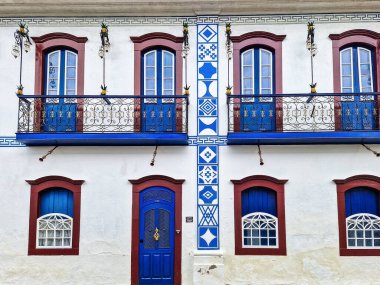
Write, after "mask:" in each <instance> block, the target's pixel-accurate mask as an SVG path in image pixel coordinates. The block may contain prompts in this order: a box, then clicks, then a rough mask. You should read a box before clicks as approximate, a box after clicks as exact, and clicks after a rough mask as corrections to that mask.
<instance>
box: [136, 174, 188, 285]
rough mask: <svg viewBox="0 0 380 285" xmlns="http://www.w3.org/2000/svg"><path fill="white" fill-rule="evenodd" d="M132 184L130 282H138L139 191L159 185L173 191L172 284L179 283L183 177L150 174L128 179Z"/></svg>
mask: <svg viewBox="0 0 380 285" xmlns="http://www.w3.org/2000/svg"><path fill="white" fill-rule="evenodd" d="M129 182H130V183H131V184H132V185H133V186H132V192H133V194H132V231H131V233H132V254H131V257H132V258H131V260H132V262H131V284H132V285H137V284H138V283H139V246H140V242H139V234H138V233H139V227H140V193H141V192H142V191H144V190H145V189H147V188H150V187H154V186H161V187H165V188H167V189H170V190H172V191H173V192H174V193H175V210H174V213H175V225H174V226H175V230H176V231H177V230H179V233H178V234H175V237H174V252H175V254H174V284H181V278H182V277H181V260H182V259H181V258H182V256H181V252H182V233H181V232H182V184H183V183H184V182H185V180H184V179H174V178H171V177H168V176H164V175H150V176H145V177H142V178H140V179H136V180H129Z"/></svg>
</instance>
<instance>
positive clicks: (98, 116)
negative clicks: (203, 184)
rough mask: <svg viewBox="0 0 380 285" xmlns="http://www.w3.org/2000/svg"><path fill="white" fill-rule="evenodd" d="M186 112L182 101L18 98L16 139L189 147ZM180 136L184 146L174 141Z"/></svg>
mask: <svg viewBox="0 0 380 285" xmlns="http://www.w3.org/2000/svg"><path fill="white" fill-rule="evenodd" d="M187 109H188V97H187V96H182V95H179V96H101V95H96V96H88V95H86V96H28V95H20V96H19V114H18V128H17V135H18V137H19V140H21V141H23V140H24V142H25V143H27V144H28V141H29V144H32V143H31V141H34V142H36V144H41V140H45V142H46V140H57V138H60V139H59V141H60V143H61V144H76V143H73V141H75V140H76V141H77V142H79V140H82V139H83V140H86V141H87V144H92V143H91V142H93V143H94V144H104V143H105V142H108V143H110V144H113V143H112V141H113V140H117V141H118V142H119V144H152V145H154V144H185V141H184V140H186V139H187V128H188V117H187V113H188V112H187V111H188V110H187ZM175 135H177V137H176V136H175ZM178 135H179V137H180V138H181V139H180V140H181V143H178V142H176V141H175V140H176V139H174V138H177V139H178V138H179V137H178ZM79 138H81V139H79ZM171 138H173V140H171ZM33 139H34V140H33ZM37 139H38V143H37ZM102 140H103V142H101V141H102ZM65 141H66V143H65ZM69 141H70V142H69ZM78 144H80V143H78Z"/></svg>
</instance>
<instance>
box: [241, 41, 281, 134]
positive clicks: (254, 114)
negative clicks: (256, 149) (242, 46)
mask: <svg viewBox="0 0 380 285" xmlns="http://www.w3.org/2000/svg"><path fill="white" fill-rule="evenodd" d="M273 74H274V55H273V53H272V52H271V51H269V50H266V49H263V48H253V49H249V50H246V51H244V52H243V53H242V54H241V75H242V76H241V90H242V95H252V97H249V98H242V99H241V101H240V103H241V104H240V130H241V131H274V130H275V129H276V114H275V111H276V108H275V106H276V105H275V99H274V98H272V97H265V96H262V95H264V94H273V93H274V86H275V85H274V75H273Z"/></svg>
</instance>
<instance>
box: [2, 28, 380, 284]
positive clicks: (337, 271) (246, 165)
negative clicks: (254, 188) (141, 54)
mask: <svg viewBox="0 0 380 285" xmlns="http://www.w3.org/2000/svg"><path fill="white" fill-rule="evenodd" d="M358 28H363V29H371V30H374V31H379V30H380V23H375V22H371V23H370V24H369V23H351V24H350V23H326V24H317V26H316V38H315V40H316V42H317V44H318V50H319V53H318V55H317V56H316V58H315V80H316V81H317V82H318V91H319V92H333V76H332V48H331V41H330V39H329V38H328V35H329V34H331V33H341V32H343V31H346V30H350V29H358ZM15 29H16V27H0V38H1V39H2V42H3V44H2V45H0V74H1V78H2V80H1V82H0V86H1V87H2V88H1V90H2V91H3V93H2V96H3V100H2V101H1V103H0V136H14V133H15V131H16V127H17V106H18V100H17V98H16V96H15V95H14V92H15V89H16V84H17V83H18V60H15V59H14V58H13V57H12V56H11V54H10V49H11V46H12V44H13V41H14V40H13V32H14V30H15ZM232 30H233V35H241V34H243V33H246V32H249V31H267V32H271V33H275V34H284V35H286V38H285V40H284V42H283V92H284V93H301V92H308V91H309V83H310V72H309V57H308V52H307V50H306V47H305V40H306V25H305V24H279V25H275V24H273V25H261V26H260V25H248V24H247V25H235V24H234V23H233V22H232ZM157 31H160V32H166V33H170V34H174V35H176V36H181V33H182V32H181V26H165V25H160V26H157V25H128V26H114V27H112V26H110V40H111V43H112V47H111V51H110V53H109V54H108V55H107V76H106V82H107V85H108V86H109V87H108V90H109V92H108V94H109V95H121V94H123V95H125V94H128V95H131V94H133V78H134V76H135V75H134V67H133V43H132V42H131V41H130V38H129V37H130V36H139V35H142V34H145V33H149V32H157ZM49 32H67V33H71V34H74V35H76V36H87V37H88V42H87V43H86V55H85V94H98V93H99V91H100V88H99V86H100V83H101V79H102V75H101V60H100V59H99V58H98V55H97V52H98V48H99V45H100V39H99V27H94V26H93V27H87V26H80V27H64V26H51V27H46V26H36V25H31V26H30V33H31V35H32V36H41V35H43V34H46V33H49ZM195 33H196V27H195V26H190V43H191V52H190V55H189V70H188V72H189V85H191V89H190V91H191V95H190V105H189V135H191V136H194V135H196V131H197V125H196V121H197V120H196V117H197V109H196V108H197V101H196V94H195V92H196V86H197V81H196V80H197V73H196V42H195ZM219 33H220V36H219V50H220V54H219V129H220V135H226V134H227V106H226V103H225V102H226V96H225V95H224V91H225V86H226V85H227V82H226V80H227V73H226V69H227V62H226V55H225V50H224V41H225V37H224V35H223V34H224V27H223V25H221V26H220V31H219ZM34 47H35V46H34V45H33V46H32V51H31V52H30V54H27V55H26V56H25V57H24V73H23V85H24V86H25V89H24V93H25V94H33V91H34V70H35V66H34V60H35V50H34ZM374 148H375V149H378V150H379V147H377V146H374ZM49 149H50V148H48V147H14V148H10V147H0V178H1V179H0V194H1V197H2V198H1V199H0V216H1V217H3V219H2V221H1V222H0V237H1V238H0V284H53V283H54V284H129V283H130V268H131V236H132V235H133V234H134V233H131V207H132V204H131V203H132V201H131V198H132V185H131V184H130V183H129V182H128V180H129V179H137V178H141V177H143V176H147V175H153V174H160V175H167V176H170V177H173V178H175V179H185V180H186V181H185V183H184V185H183V209H182V216H183V223H182V225H183V228H182V281H183V284H186V285H187V284H189V285H190V284H196V285H197V284H242V285H243V284H244V285H246V284H359V283H360V284H379V281H378V276H380V257H340V256H339V244H338V220H337V201H336V197H337V195H336V187H335V184H334V183H333V182H332V179H343V178H347V177H349V176H352V175H357V174H372V175H377V176H379V166H380V159H379V158H376V157H375V156H374V155H373V154H371V153H370V152H368V151H367V150H365V149H364V148H363V147H362V146H361V145H334V146H333V145H312V146H262V152H263V159H264V162H265V164H264V165H263V166H260V165H259V159H258V155H257V147H256V146H220V149H219V151H220V156H219V159H220V176H219V195H220V238H221V241H220V245H221V249H220V250H219V251H216V252H213V253H208V252H206V253H204V252H203V253H201V252H199V251H197V250H196V248H197V238H196V235H197V229H196V216H197V201H196V200H197V199H196V195H197V153H196V147H195V146H176V147H159V148H158V154H157V157H156V163H155V166H154V167H151V166H150V165H149V163H150V161H151V159H152V154H153V150H154V147H137V146H132V147H131V146H128V147H108V146H106V147H86V146H83V147H59V148H58V149H57V150H56V151H55V152H54V153H53V154H52V155H50V156H49V157H48V158H47V159H46V160H45V161H44V162H40V161H39V160H38V158H39V157H41V156H42V155H44V154H45V153H46V152H47V150H49ZM257 174H264V175H269V176H273V177H276V178H278V179H288V180H289V181H288V183H287V184H285V210H286V239H287V256H235V255H234V246H235V243H234V227H233V225H234V219H233V185H232V183H231V182H230V179H241V178H244V177H246V176H250V175H257ZM47 175H61V176H66V177H69V178H72V179H83V180H85V183H84V184H83V186H82V201H81V229H80V254H79V256H64V257H63V256H28V255H27V248H28V223H29V199H30V191H29V189H30V186H29V185H28V184H27V183H26V182H25V180H26V179H36V178H39V177H43V176H47ZM186 216H193V217H194V223H185V217H186ZM213 254H216V257H215V256H212V255H213ZM194 255H196V257H195V258H194ZM200 264H201V265H200ZM202 264H204V265H205V266H206V265H208V264H210V265H212V264H217V266H218V267H217V269H215V270H214V271H215V272H217V273H215V274H214V273H213V272H212V270H210V273H207V272H204V271H202V270H200V269H201V268H203V267H202ZM219 268H221V270H219ZM198 270H200V272H198ZM218 270H219V271H218ZM200 275H202V276H200Z"/></svg>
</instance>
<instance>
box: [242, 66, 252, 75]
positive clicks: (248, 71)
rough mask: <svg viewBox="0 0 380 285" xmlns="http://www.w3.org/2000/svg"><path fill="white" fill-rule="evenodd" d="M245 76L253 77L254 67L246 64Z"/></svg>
mask: <svg viewBox="0 0 380 285" xmlns="http://www.w3.org/2000/svg"><path fill="white" fill-rule="evenodd" d="M243 77H252V67H250V66H245V67H244V68H243Z"/></svg>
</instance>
